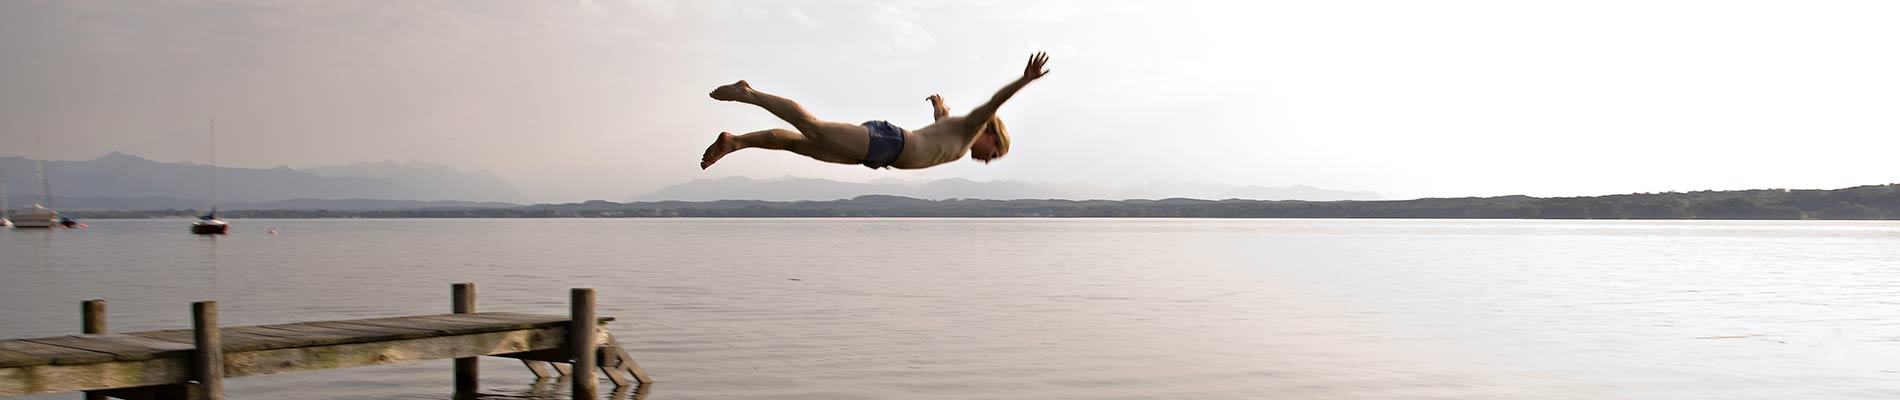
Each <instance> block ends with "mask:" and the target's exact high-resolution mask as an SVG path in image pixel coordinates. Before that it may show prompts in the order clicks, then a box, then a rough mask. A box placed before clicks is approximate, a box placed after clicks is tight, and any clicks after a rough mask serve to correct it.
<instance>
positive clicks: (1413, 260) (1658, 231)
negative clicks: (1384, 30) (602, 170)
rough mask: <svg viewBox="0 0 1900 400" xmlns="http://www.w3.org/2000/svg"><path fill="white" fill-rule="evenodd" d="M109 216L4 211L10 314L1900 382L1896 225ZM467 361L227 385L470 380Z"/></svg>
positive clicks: (935, 392) (825, 354)
mask: <svg viewBox="0 0 1900 400" xmlns="http://www.w3.org/2000/svg"><path fill="white" fill-rule="evenodd" d="M86 222H88V223H89V224H90V228H88V229H85V230H69V231H0V337H6V338H19V337H32V336H50V335H62V334H72V333H76V332H77V331H78V329H79V325H80V324H79V303H80V302H81V301H82V300H86V299H93V298H102V299H106V300H107V301H108V304H109V306H108V307H109V315H110V320H109V324H110V328H111V329H112V330H114V331H132V330H146V329H173V328H183V327H188V326H189V322H190V312H189V310H190V302H192V301H198V300H217V301H218V302H219V306H220V309H221V315H220V318H221V320H222V321H221V322H222V323H223V324H224V325H226V326H236V325H249V324H264V323H285V322H297V321H307V320H323V319H345V318H367V317H382V316H396V315H410V314H428V313H444V312H447V311H448V310H449V285H450V284H451V283H455V282H475V283H477V285H478V288H479V289H478V291H479V293H480V299H479V304H480V306H479V307H480V309H481V310H482V311H520V312H537V313H548V314H565V313H566V310H567V308H566V301H567V289H568V288H571V287H593V288H596V289H597V290H598V292H599V294H598V296H599V303H600V313H601V314H602V315H608V316H614V317H618V318H619V319H618V320H617V321H615V322H613V323H612V324H611V325H610V326H611V328H612V330H613V332H614V333H615V336H616V337H618V338H619V339H620V341H621V342H622V344H624V345H626V346H627V347H628V350H629V351H630V352H631V353H632V354H633V356H634V357H635V358H636V359H638V360H639V361H640V362H641V364H642V365H643V366H644V367H645V368H646V369H647V371H648V372H650V373H651V374H652V375H653V377H654V378H655V379H656V380H657V381H658V383H656V384H654V385H652V386H651V387H650V388H649V390H648V391H646V392H645V393H639V394H637V396H644V398H647V399H890V398H903V399H969V398H983V399H1049V398H1064V399H1141V398H1183V399H1254V398H1280V399H1339V398H1391V399H1487V398H1488V399H1527V398H1538V399H1685V398H1705V399H1786V398H1828V399H1886V398H1895V397H1900V223H1895V222H1818V221H1781V222H1739V221H1523V220H1503V221H1468V220H1174V219H1093V220H1067V219H553V220H527V219H522V220H344V219H336V220H235V221H233V226H234V227H235V228H234V229H235V231H234V233H233V234H231V235H229V236H224V237H215V238H213V237H197V236H192V235H189V234H187V233H186V228H187V225H188V224H189V222H187V221H183V220H90V221H86ZM272 228H274V229H276V230H277V231H278V232H279V234H277V235H269V234H266V233H265V231H266V229H272ZM449 365H450V363H449V361H447V360H442V361H428V362H418V363H408V364H398V365H388V366H379V367H370V368H357V369H344V370H328V371H319V372H301V373H291V374H284V375H272V376H261V377H246V378H235V379H231V380H227V381H226V385H227V391H228V392H229V393H230V395H231V397H232V398H270V399H359V398H406V399H448V398H450V393H451V391H452V380H451V371H450V367H449ZM482 378H483V381H482V385H483V387H482V389H483V393H484V394H486V395H490V396H492V397H494V398H528V399H552V398H564V396H565V395H566V391H567V390H566V385H565V383H564V382H562V383H559V384H548V383H547V382H542V383H540V384H539V385H537V383H536V382H535V381H534V379H533V377H532V375H531V374H530V373H529V372H528V371H527V370H526V369H525V368H522V367H521V366H520V364H519V363H516V362H513V360H508V359H498V358H488V359H484V361H483V374H482ZM610 387H611V385H610V384H606V383H604V382H603V391H605V390H606V389H607V388H610ZM623 395H624V394H623ZM75 396H77V395H73V394H62V395H51V396H37V397H27V398H48V399H50V398H62V399H64V398H74V397H75ZM625 397H633V395H627V396H625Z"/></svg>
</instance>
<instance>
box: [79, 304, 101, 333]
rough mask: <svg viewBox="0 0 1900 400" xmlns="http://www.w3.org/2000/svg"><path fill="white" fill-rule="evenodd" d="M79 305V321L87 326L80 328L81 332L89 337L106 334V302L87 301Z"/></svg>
mask: <svg viewBox="0 0 1900 400" xmlns="http://www.w3.org/2000/svg"><path fill="white" fill-rule="evenodd" d="M79 304H80V306H79V319H80V322H81V323H82V324H83V325H85V326H83V327H81V328H80V329H81V330H80V332H84V333H85V334H88V335H97V334H101V333H106V301H105V300H86V301H85V302H83V303H79Z"/></svg>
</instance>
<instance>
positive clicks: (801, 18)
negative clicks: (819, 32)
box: [785, 7, 818, 28]
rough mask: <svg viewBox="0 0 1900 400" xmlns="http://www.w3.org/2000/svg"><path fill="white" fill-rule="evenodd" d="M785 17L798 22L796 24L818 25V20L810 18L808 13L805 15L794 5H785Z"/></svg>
mask: <svg viewBox="0 0 1900 400" xmlns="http://www.w3.org/2000/svg"><path fill="white" fill-rule="evenodd" d="M785 17H786V18H790V19H791V20H792V22H796V23H798V25H800V26H804V27H805V28H817V27H818V20H816V19H812V18H811V16H810V15H805V12H804V11H799V10H798V8H795V7H786V8H785Z"/></svg>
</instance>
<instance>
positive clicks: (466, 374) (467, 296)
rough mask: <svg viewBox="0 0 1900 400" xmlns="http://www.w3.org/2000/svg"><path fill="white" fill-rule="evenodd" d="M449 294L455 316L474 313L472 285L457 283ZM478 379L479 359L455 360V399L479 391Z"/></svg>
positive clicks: (479, 383) (473, 290) (469, 395)
mask: <svg viewBox="0 0 1900 400" xmlns="http://www.w3.org/2000/svg"><path fill="white" fill-rule="evenodd" d="M449 292H450V296H451V297H453V300H452V303H453V304H452V309H451V310H450V311H452V312H454V313H456V314H471V313H474V312H475V284H474V283H457V284H455V285H453V286H451V287H450V290H449ZM480 377H481V359H480V358H478V357H465V358H457V359H455V396H456V397H457V398H462V397H471V396H473V395H474V394H475V393H476V392H477V391H479V390H480V385H481V379H480Z"/></svg>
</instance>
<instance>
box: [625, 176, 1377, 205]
mask: <svg viewBox="0 0 1900 400" xmlns="http://www.w3.org/2000/svg"><path fill="white" fill-rule="evenodd" d="M866 195H889V196H902V197H910V198H917V199H929V200H942V199H992V200H1014V199H1059V200H1131V199H1159V198H1199V199H1248V200H1307V201H1334V200H1381V199H1384V197H1383V196H1380V195H1379V194H1378V193H1373V192H1364V191H1345V190H1332V189H1322V188H1317V187H1312V186H1304V185H1300V186H1291V187H1265V186H1241V185H1220V184H1206V183H1149V184H1141V185H1129V186H1107V185H1094V184H1080V183H1040V182H1024V181H973V180H969V179H962V178H949V179H938V180H932V181H922V182H912V181H904V180H898V179H879V180H874V181H870V182H863V183H859V182H841V181H834V180H829V179H814V178H792V177H786V178H776V179H753V178H745V177H728V178H717V179H698V180H693V181H690V182H686V183H681V184H677V185H672V186H667V187H664V188H660V189H659V190H656V191H654V192H652V193H648V194H645V195H641V196H637V197H633V198H631V199H628V200H629V201H715V200H765V201H826V200H838V199H850V198H856V197H859V196H866Z"/></svg>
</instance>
